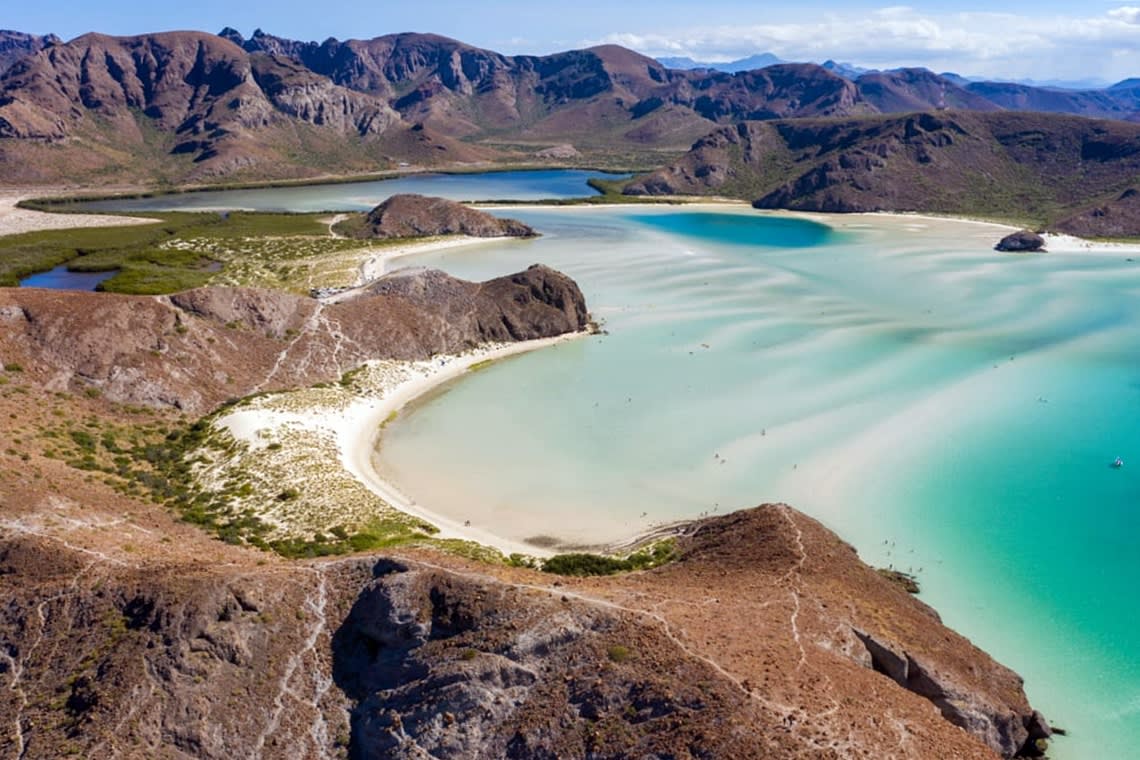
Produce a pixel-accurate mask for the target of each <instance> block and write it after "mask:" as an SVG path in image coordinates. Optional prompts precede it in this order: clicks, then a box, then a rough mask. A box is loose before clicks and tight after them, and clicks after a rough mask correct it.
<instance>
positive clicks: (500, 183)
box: [77, 169, 625, 211]
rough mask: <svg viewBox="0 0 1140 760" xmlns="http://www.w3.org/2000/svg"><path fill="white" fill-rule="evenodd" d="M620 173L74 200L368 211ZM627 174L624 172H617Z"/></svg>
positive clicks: (573, 192)
mask: <svg viewBox="0 0 1140 760" xmlns="http://www.w3.org/2000/svg"><path fill="white" fill-rule="evenodd" d="M616 176H619V175H614V174H604V173H602V172H594V171H581V170H576V169H552V170H543V171H513V172H493V173H489V174H416V175H411V176H407V177H400V178H398V179H386V180H373V181H368V182H345V183H336V184H329V185H305V186H299V187H272V188H260V189H255V190H219V191H206V192H200V193H178V194H173V195H159V196H156V197H154V198H126V199H120V200H106V201H92V202H90V203H82V204H77V207H78V208H81V209H83V210H84V211H195V210H215V209H243V210H249V211H367V210H369V209H371V208H372V207H373V206H376V205H377V204H378V203H380V202H381V201H383V200H385V199H387V198H389V197H390V196H392V195H396V194H397V193H421V194H423V195H434V196H438V197H441V198H450V199H451V200H456V201H477V200H505V199H508V198H509V199H511V200H521V201H534V200H547V199H554V198H580V197H582V196H587V195H596V194H597V191H595V190H594V189H593V188H591V187H590V186H589V185H587V184H586V181H587V180H589V179H592V178H602V179H613V178H614V177H616ZM621 176H625V175H621Z"/></svg>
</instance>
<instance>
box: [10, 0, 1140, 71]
mask: <svg viewBox="0 0 1140 760" xmlns="http://www.w3.org/2000/svg"><path fill="white" fill-rule="evenodd" d="M7 5H8V6H9V7H6V8H5V9H4V11H3V13H0V27H6V28H10V29H17V30H20V31H28V32H35V33H40V34H43V33H46V32H55V33H56V34H59V35H60V36H62V37H64V38H67V39H70V38H71V37H75V36H77V35H79V34H82V33H83V32H86V31H92V30H94V31H102V32H106V33H109V34H138V33H142V32H148V31H165V30H171V29H199V30H204V31H210V32H217V31H219V30H220V29H221V28H222V27H224V26H233V27H235V28H237V29H238V30H239V31H241V32H242V33H244V34H246V35H248V34H250V33H251V32H252V31H253V30H254V28H256V27H261V28H262V29H264V30H265V31H267V32H270V33H272V34H278V35H281V36H283V37H292V38H297V39H317V40H320V39H324V38H326V37H338V38H340V39H346V38H350V37H358V38H367V37H375V36H379V35H382V34H388V33H392V32H401V31H420V32H428V31H430V32H437V33H439V34H445V35H447V36H450V37H456V38H458V39H461V40H463V41H465V42H469V43H471V44H474V45H479V46H482V47H488V48H492V49H494V50H499V51H501V52H505V53H547V52H553V51H556V50H565V49H569V48H575V47H582V46H586V45H590V44H597V43H600V42H616V43H619V44H623V45H626V46H627V47H632V48H634V49H636V50H639V51H641V52H643V53H646V54H649V55H688V56H691V57H694V58H698V59H702V60H731V59H733V58H738V57H744V56H747V55H750V54H753V53H759V52H773V53H775V54H777V55H779V56H781V57H783V58H785V59H788V60H816V61H822V60H824V59H827V58H834V59H837V60H841V61H850V62H853V63H856V64H860V65H863V66H873V67H884V68H885V67H892V66H902V65H919V66H927V67H929V68H931V69H934V70H936V71H956V72H958V73H962V74H966V75H980V76H990V77H1008V78H1016V77H1035V78H1039V79H1050V78H1068V79H1077V78H1089V77H1099V78H1102V79H1106V80H1111V81H1115V80H1118V79H1123V78H1125V77H1129V76H1140V0H1125V1H1124V2H1121V0H1116V1H1115V2H1086V3H1082V4H1079V5H1078V4H1075V3H1060V2H1053V1H1051V0H1040V1H1039V2H1028V1H1016V0H1015V1H1011V2H997V1H995V2H989V3H983V2H939V3H922V4H912V5H909V6H903V5H890V4H889V3H862V2H859V3H854V4H852V3H842V4H841V3H837V2H820V1H819V0H797V1H796V2H794V3H780V4H771V3H762V2H756V0H701V1H700V2H695V1H689V2H679V1H678V0H653V1H652V2H646V1H644V0H626V1H625V2H622V0H575V2H569V3H560V4H558V5H552V4H550V3H539V2H521V1H520V0H485V1H484V2H478V1H475V0H464V1H463V2H458V1H456V0H419V2H392V1H391V0H389V1H388V2H373V3H357V2H354V3H344V2H338V1H337V0H325V1H324V2H312V0H306V1H305V2H302V1H301V0H275V2H267V0H245V1H244V2H234V1H233V0H196V1H195V2H189V3H162V2H151V3H145V4H140V3H139V2H138V0H102V1H101V2H89V1H81V0H56V1H55V2H39V3H8V4H7Z"/></svg>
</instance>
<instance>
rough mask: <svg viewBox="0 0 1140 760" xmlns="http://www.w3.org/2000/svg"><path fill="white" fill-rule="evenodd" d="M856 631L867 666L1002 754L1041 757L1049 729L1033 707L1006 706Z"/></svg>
mask: <svg viewBox="0 0 1140 760" xmlns="http://www.w3.org/2000/svg"><path fill="white" fill-rule="evenodd" d="M855 635H856V636H857V637H858V638H859V640H860V641H862V642H863V644H864V646H866V647H867V653H868V654H869V655H870V657H871V667H872V668H874V669H875V670H877V671H878V672H880V673H882V674H883V675H885V676H887V677H888V678H890V679H891V680H892V681H894V682H895V683H897V684H898V685H899V686H902V687H903V688H904V689H906V690H907V691H911V692H913V693H915V694H917V695H918V696H920V697H922V698H924V699H928V700H930V701H931V703H933V705H934V706H935V707H937V708H938V711H939V713H941V714H942V716H943V717H945V718H946V719H947V720H948V721H950V722H951V723H953V724H954V725H956V726H960V727H962V728H963V729H964V730H966V731H967V732H969V733H970V734H971V735H973V736H977V737H978V738H980V739H981V740H982V741H984V742H985V743H986V744H987V745H989V746H990V747H993V748H994V749H995V750H997V751H998V752H999V753H1000V754H1001V755H1002V756H1003V757H1040V756H1042V755H1044V754H1045V752H1044V747H1045V744H1044V743H1043V742H1045V741H1046V740H1048V739H1049V737H1051V736H1052V735H1053V731H1052V729H1051V728H1050V727H1049V724H1048V723H1047V722H1046V721H1045V719H1044V718H1043V717H1042V715H1041V714H1040V713H1039V712H1037V711H1032V712H1028V713H1027V712H1025V711H1024V710H1021V709H1012V710H1011V709H1010V706H1009V705H1005V704H1001V703H1000V702H998V703H995V702H994V701H992V699H991V698H990V697H989V695H987V694H985V693H982V692H978V691H974V690H970V689H968V688H963V687H962V686H960V685H959V684H957V683H955V680H954V676H953V675H951V674H948V673H946V672H944V671H942V670H941V669H940V668H939V667H938V665H937V664H935V663H932V662H928V661H925V660H923V659H916V658H915V657H913V656H911V655H910V654H909V653H907V652H905V651H900V647H899V646H898V645H896V644H893V642H884V641H880V640H877V639H876V638H875V637H874V636H872V635H870V634H867V633H865V632H863V631H858V630H856V631H855Z"/></svg>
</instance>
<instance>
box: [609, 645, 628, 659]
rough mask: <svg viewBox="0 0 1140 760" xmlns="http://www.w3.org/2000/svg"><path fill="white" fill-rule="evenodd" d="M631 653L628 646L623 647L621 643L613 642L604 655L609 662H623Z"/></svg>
mask: <svg viewBox="0 0 1140 760" xmlns="http://www.w3.org/2000/svg"><path fill="white" fill-rule="evenodd" d="M632 654H633V653H632V652H630V650H629V647H623V646H622V645H621V644H614V645H613V646H611V647H610V648H609V649H607V650H606V656H607V657H609V658H610V662H625V661H626V660H628V659H629V658H630V655H632Z"/></svg>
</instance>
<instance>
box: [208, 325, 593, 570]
mask: <svg viewBox="0 0 1140 760" xmlns="http://www.w3.org/2000/svg"><path fill="white" fill-rule="evenodd" d="M586 334H587V333H584V332H583V333H570V334H567V335H561V336H558V337H555V338H546V339H541V340H531V341H523V342H519V343H507V344H489V345H487V346H484V347H480V348H477V349H474V350H471V351H468V352H466V353H463V354H459V355H444V356H436V357H434V358H433V359H430V360H427V361H419V362H406V363H399V365H400V367H401V368H402V369H406V370H407V371H406V372H394V373H391V374H390V375H387V376H386V377H385V380H384V381H383V382H382V383H381V387H380V388H378V389H377V390H376V392H375V393H371V394H369V395H366V396H363V397H359V398H356V399H354V400H353V401H352V402H351V403H349V404H347V405H345V406H342V407H338V408H312V409H307V410H303V411H290V412H283V411H276V410H271V409H257V408H254V409H238V410H236V411H234V412H233V413H231V414H228V415H226V416H225V417H223V418H222V419H220V420H219V421H218V424H219V425H220V426H223V427H225V428H227V429H228V430H229V431H230V433H231V434H232V435H233V436H234V437H235V438H236V439H238V440H240V441H244V442H246V443H249V444H250V445H252V446H257V445H261V444H262V442H263V441H264V433H265V432H266V431H271V430H273V429H276V428H281V427H284V426H287V425H292V426H300V427H302V428H304V429H308V430H312V431H320V432H323V433H325V434H327V435H329V436H331V437H332V438H333V439H334V440H335V442H336V445H337V448H338V450H339V452H340V465H341V466H342V467H343V468H344V470H345V471H346V472H348V473H349V474H350V475H352V476H353V477H354V478H356V479H357V480H359V481H360V482H361V483H363V484H364V485H365V486H366V487H367V488H368V489H369V490H370V491H371V492H372V493H374V494H375V495H376V496H378V497H379V498H380V499H381V500H382V501H383V502H385V503H386V504H388V505H389V506H391V507H393V508H395V509H398V510H400V511H402V512H405V513H407V514H410V515H413V516H415V517H419V518H421V519H423V520H426V521H427V522H429V523H431V524H433V525H435V526H436V527H438V528H439V533H438V534H437V536H436V537H438V538H445V539H446V538H456V539H462V540H467V541H475V542H477V543H480V544H483V545H485V546H490V547H493V548H495V549H498V550H499V551H501V552H503V553H504V554H511V553H515V552H518V553H521V554H527V555H531V556H549V555H550V554H551V552H549V551H546V550H542V549H539V548H537V547H534V546H531V545H529V544H523V543H519V542H515V541H510V540H508V539H504V538H502V537H500V536H498V535H496V534H495V533H492V532H490V531H488V530H487V529H485V528H483V527H477V526H471V525H464V524H462V523H459V522H458V521H455V520H451V519H448V518H446V517H443V516H441V515H438V514H436V513H434V512H432V511H431V510H429V509H426V508H424V507H423V506H422V505H419V504H417V503H416V502H415V501H413V500H412V499H410V498H409V497H407V496H406V495H405V494H403V493H402V492H401V491H400V489H399V488H397V487H396V486H395V485H394V484H392V483H390V482H388V481H387V480H385V479H384V478H382V477H381V476H380V475H379V473H377V472H376V469H375V467H373V464H372V456H373V452H374V450H375V447H376V440H377V438H378V437H379V436H380V431H381V427H382V424H383V423H384V421H385V420H387V419H388V418H389V417H390V415H391V414H392V413H393V412H397V411H399V410H400V409H401V408H403V407H404V406H405V405H407V404H408V403H410V402H411V401H413V400H415V399H416V398H418V397H419V396H422V395H424V394H425V393H427V392H429V391H431V390H432V389H433V388H436V387H437V386H439V385H442V384H443V383H446V382H448V381H450V380H454V379H456V378H458V377H460V376H462V375H463V374H464V373H465V372H467V371H468V370H469V369H470V368H471V367H472V366H473V365H475V364H479V363H481V362H485V361H494V360H498V359H502V358H505V357H508V356H513V355H515V354H520V353H524V352H527V351H534V350H537V349H540V348H546V347H548V346H553V345H556V344H558V343H563V342H566V341H570V340H574V339H576V338H580V337H583V336H585V335H586Z"/></svg>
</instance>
